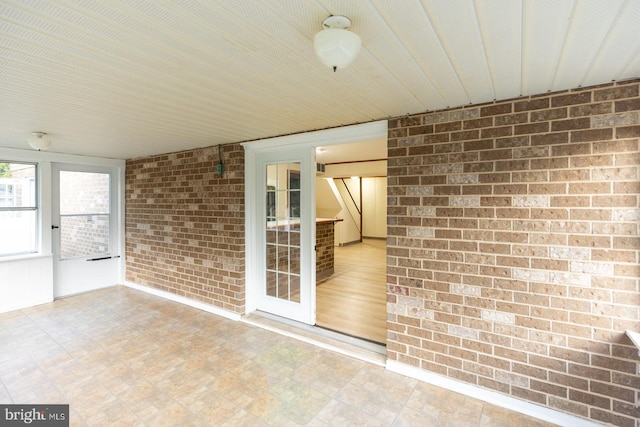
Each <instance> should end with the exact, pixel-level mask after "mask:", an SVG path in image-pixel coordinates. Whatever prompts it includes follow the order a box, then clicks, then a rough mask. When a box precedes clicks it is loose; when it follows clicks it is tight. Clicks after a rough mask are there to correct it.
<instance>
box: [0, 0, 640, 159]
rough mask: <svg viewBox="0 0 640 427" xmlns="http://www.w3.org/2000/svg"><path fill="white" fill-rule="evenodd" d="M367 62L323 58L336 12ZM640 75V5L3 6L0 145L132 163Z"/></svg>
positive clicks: (161, 1)
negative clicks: (33, 140) (320, 44)
mask: <svg viewBox="0 0 640 427" xmlns="http://www.w3.org/2000/svg"><path fill="white" fill-rule="evenodd" d="M331 14H334V15H347V16H349V17H350V18H351V20H352V22H353V25H352V27H351V30H352V31H353V32H355V33H357V34H358V35H360V37H361V38H362V51H361V53H360V55H359V57H358V58H357V59H356V61H355V62H354V63H353V64H352V65H351V66H350V67H348V68H346V69H343V70H338V71H337V72H336V73H334V72H332V70H331V69H329V68H327V67H324V66H323V65H322V64H321V63H320V61H319V60H318V59H317V58H316V56H315V54H314V51H313V36H314V34H315V33H316V32H318V31H319V30H320V29H321V23H322V20H323V19H324V18H326V17H327V16H328V15H331ZM638 76H640V0H422V1H420V0H395V1H391V0H206V1H205V0H122V1H116V0H2V1H0V147H13V148H24V149H28V147H27V145H26V138H27V137H28V136H29V135H30V133H31V132H33V131H43V132H47V133H49V135H50V136H51V139H52V140H53V146H52V148H51V151H55V152H62V153H72V154H81V155H92V156H101V157H112V158H120V159H129V158H136V157H141V156H147V155H152V154H159V153H167V152H173V151H180V150H185V149H190V148H195V147H205V146H211V145H216V144H225V143H230V142H238V141H248V140H254V139H260V138H265V137H271V136H277V135H284V134H290V133H297V132H303V131H309V130H315V129H323V128H329V127H335V126H341V125H345V124H353V123H361V122H368V121H371V120H378V119H386V118H389V117H397V116H403V115H406V114H412V113H419V112H424V111H429V110H439V109H443V108H447V107H455V106H461V105H467V104H474V103H482V102H488V101H492V100H494V99H498V100H500V99H509V98H514V97H518V96H521V95H532V94H540V93H545V92H548V91H558V90H565V89H571V88H576V87H579V86H587V85H593V84H600V83H606V82H610V81H613V80H625V79H629V78H635V77H638Z"/></svg>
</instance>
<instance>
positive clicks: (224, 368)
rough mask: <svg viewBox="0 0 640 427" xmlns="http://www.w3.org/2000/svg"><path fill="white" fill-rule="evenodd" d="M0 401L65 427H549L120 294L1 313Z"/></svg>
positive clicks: (250, 330) (134, 294) (262, 333)
mask: <svg viewBox="0 0 640 427" xmlns="http://www.w3.org/2000/svg"><path fill="white" fill-rule="evenodd" d="M0 402H1V403H68V404H70V410H71V425H73V426H82V425H104V426H116V425H117V426H125V425H134V426H135V425H140V426H143V425H148V426H191V425H193V426H219V425H220V426H299V425H309V426H333V425H335V426H344V425H354V426H363V425H367V426H430V427H437V426H483V427H489V426H505V427H506V426H508V427H514V426H546V425H549V424H547V423H545V422H542V421H539V420H537V419H534V418H530V417H527V416H525V415H521V414H518V413H515V412H511V411H508V410H505V409H502V408H498V407H496V406H493V405H490V404H487V403H484V402H482V401H479V400H475V399H472V398H469V397H465V396H462V395H460V394H457V393H453V392H450V391H447V390H444V389H441V388H438V387H435V386H432V385H429V384H425V383H421V382H418V381H416V380H414V379H410V378H407V377H403V376H401V375H398V374H395V373H392V372H389V371H387V370H385V369H384V368H383V367H381V366H378V365H375V364H371V363H367V362H364V361H360V360H356V359H353V358H351V357H347V356H343V355H340V354H337V353H334V352H332V351H328V350H325V349H322V348H319V347H317V346H313V345H311V344H307V343H305V342H301V341H298V340H295V339H292V338H289V337H286V336H283V335H280V334H276V333H273V332H270V331H267V330H264V329H262V328H259V327H256V326H251V325H248V324H246V323H243V322H234V321H231V320H227V319H224V318H222V317H219V316H216V315H213V314H210V313H206V312H203V311H200V310H197V309H194V308H190V307H186V306H183V305H180V304H177V303H174V302H170V301H166V300H163V299H161V298H158V297H154V296H151V295H148V294H145V293H142V292H139V291H136V290H132V289H129V288H125V287H115V288H110V289H106V290H101V291H96V292H91V293H88V294H83V295H78V296H75V297H71V298H66V299H62V300H58V301H55V302H53V303H51V304H45V305H41V306H37V307H33V308H29V309H24V310H18V311H15V312H11V313H4V314H0Z"/></svg>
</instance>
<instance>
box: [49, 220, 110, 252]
mask: <svg viewBox="0 0 640 427" xmlns="http://www.w3.org/2000/svg"><path fill="white" fill-rule="evenodd" d="M107 253H109V215H78V216H61V217H60V257H61V258H74V257H78V256H87V255H101V254H107Z"/></svg>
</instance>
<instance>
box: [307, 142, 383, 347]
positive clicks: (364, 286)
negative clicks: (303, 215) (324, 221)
mask: <svg viewBox="0 0 640 427" xmlns="http://www.w3.org/2000/svg"><path fill="white" fill-rule="evenodd" d="M386 157H387V144H386V138H381V139H379V140H374V141H364V142H358V143H353V144H345V145H338V146H326V147H320V148H319V149H318V150H317V152H316V161H317V162H318V164H319V165H320V167H318V168H317V170H318V173H317V176H316V216H318V217H337V218H339V219H340V220H341V221H339V222H336V223H335V226H334V227H335V231H334V236H335V242H334V243H335V244H334V257H333V258H334V271H333V274H331V275H329V276H318V280H317V282H316V325H317V326H320V327H323V328H326V329H330V330H333V331H336V332H340V333H342V334H346V335H349V336H353V337H356V338H360V339H365V340H368V341H372V342H375V343H379V344H385V343H386V208H387V193H386V171H387V162H386Z"/></svg>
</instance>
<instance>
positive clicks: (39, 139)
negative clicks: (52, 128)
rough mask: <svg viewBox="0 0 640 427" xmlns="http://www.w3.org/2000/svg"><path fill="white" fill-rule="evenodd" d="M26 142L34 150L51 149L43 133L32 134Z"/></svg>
mask: <svg viewBox="0 0 640 427" xmlns="http://www.w3.org/2000/svg"><path fill="white" fill-rule="evenodd" d="M31 135H32V136H30V137H29V138H27V142H28V143H29V145H30V146H31V148H33V149H34V150H46V149H47V148H49V147H51V139H49V137H47V134H46V133H45V132H33V133H32V134H31Z"/></svg>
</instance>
